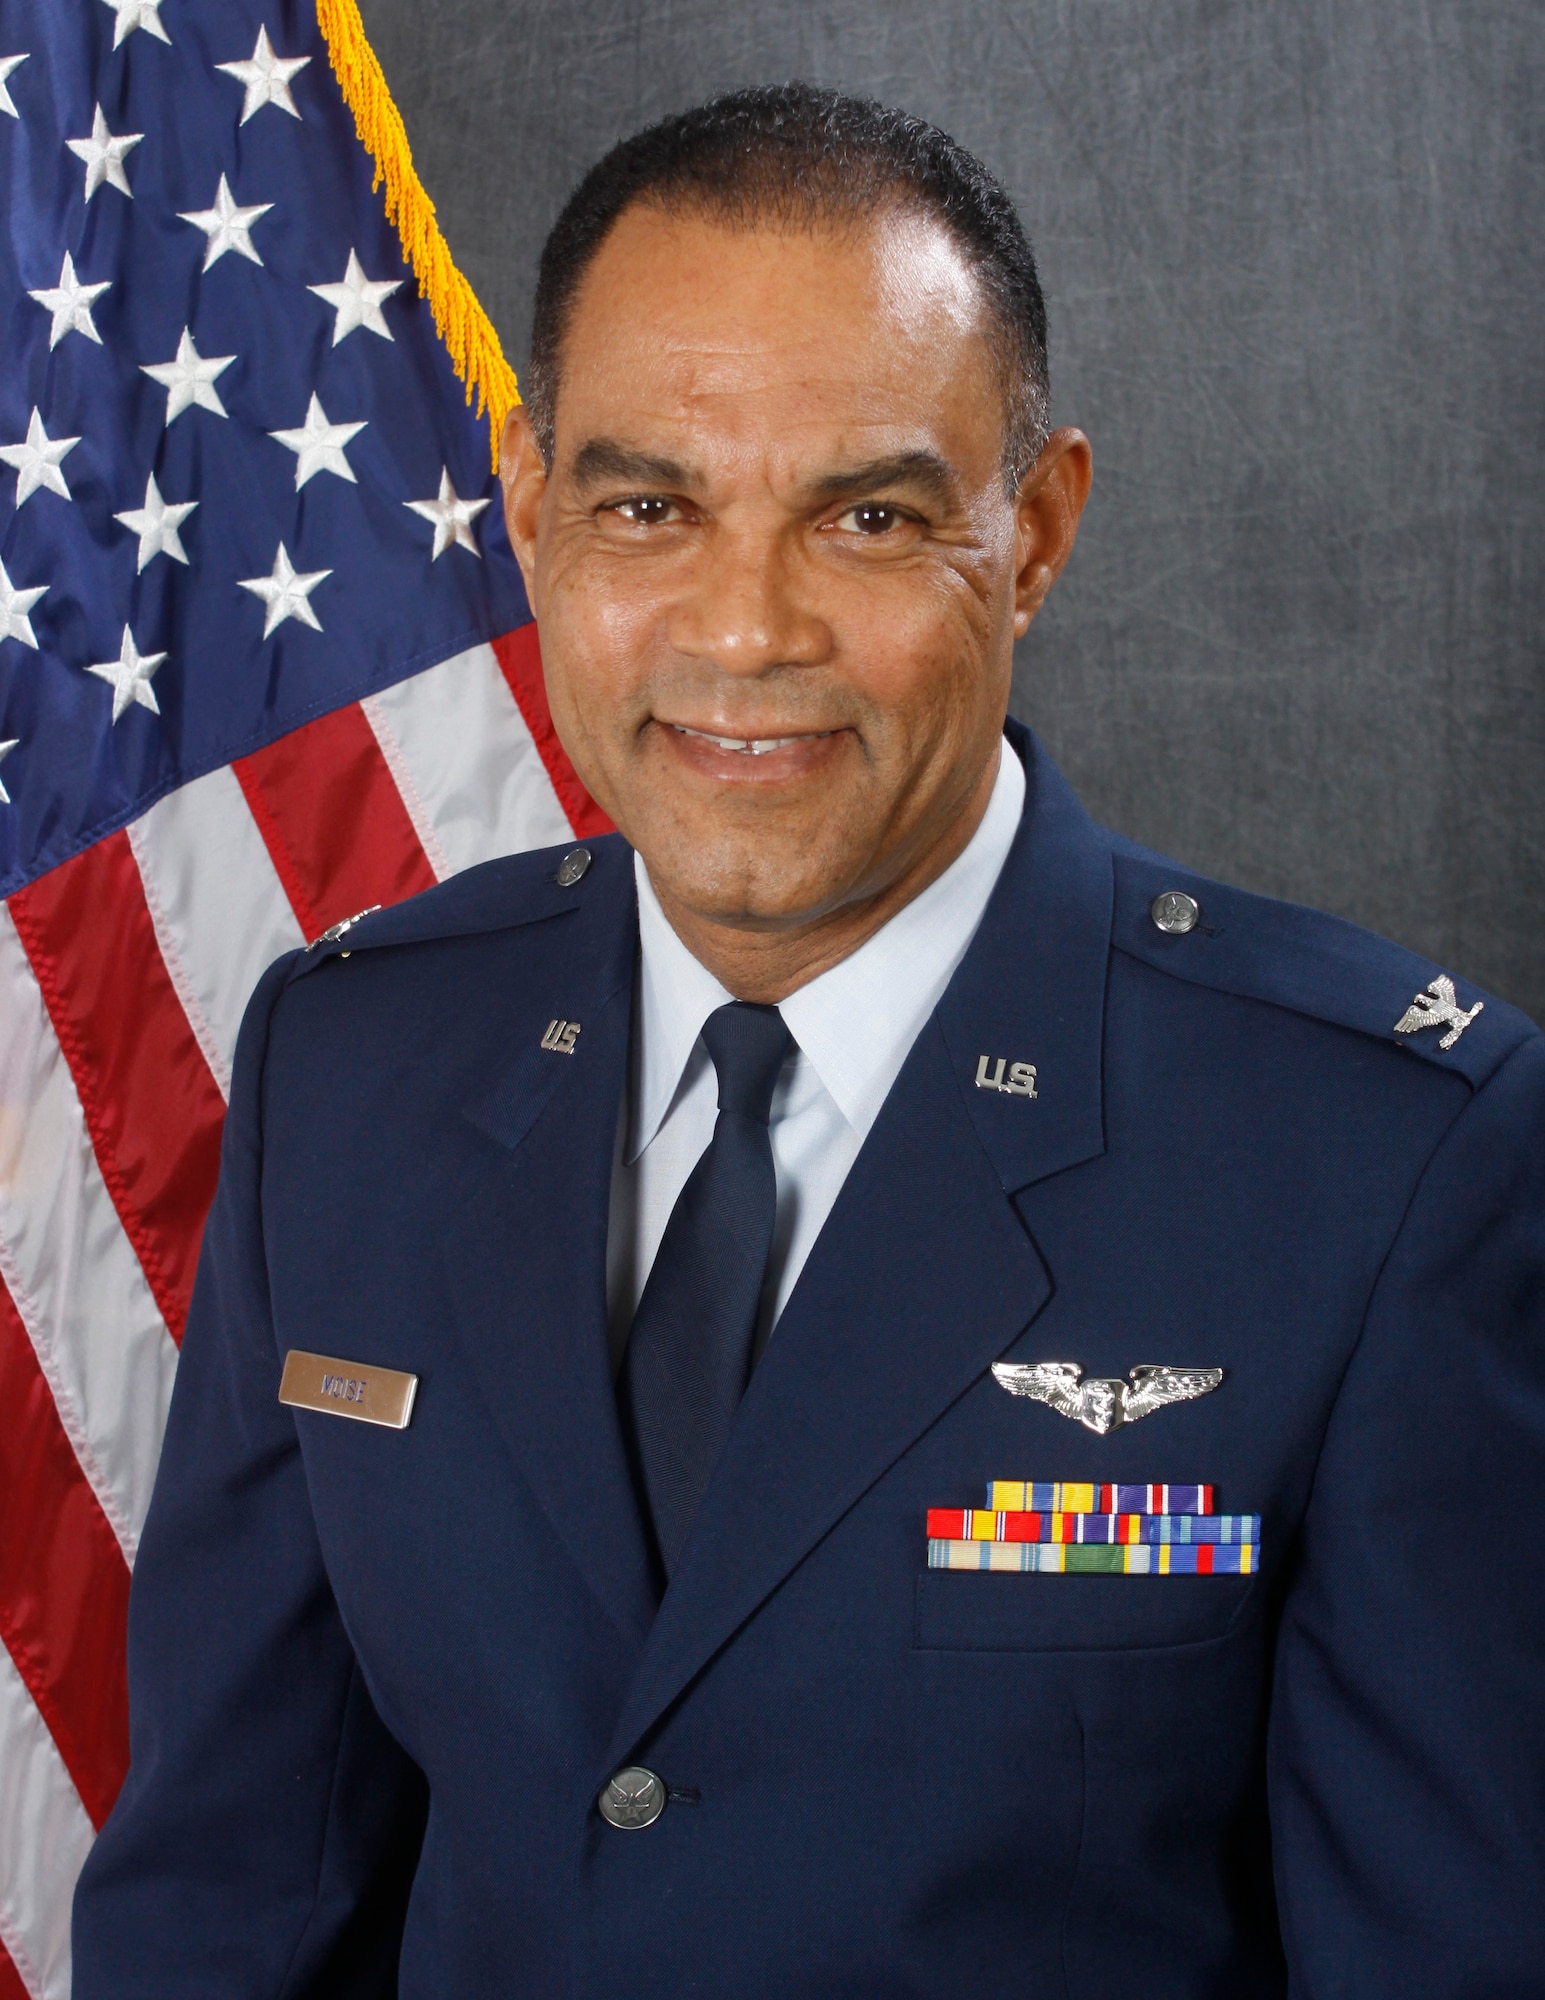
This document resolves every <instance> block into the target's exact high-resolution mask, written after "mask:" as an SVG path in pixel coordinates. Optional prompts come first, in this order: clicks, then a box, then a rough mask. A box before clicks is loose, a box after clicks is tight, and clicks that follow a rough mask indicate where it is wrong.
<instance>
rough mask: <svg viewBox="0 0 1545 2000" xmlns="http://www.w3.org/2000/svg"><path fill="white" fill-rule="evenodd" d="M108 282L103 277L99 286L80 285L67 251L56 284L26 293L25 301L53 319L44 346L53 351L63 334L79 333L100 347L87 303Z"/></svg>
mask: <svg viewBox="0 0 1545 2000" xmlns="http://www.w3.org/2000/svg"><path fill="white" fill-rule="evenodd" d="M111 283H112V280H111V279H110V278H104V279H103V280H102V282H101V283H100V284H99V285H83V284H82V283H81V281H80V280H79V278H77V277H76V275H75V262H74V259H73V258H72V257H71V255H70V253H69V251H68V250H66V251H65V253H64V262H63V263H62V264H61V265H60V266H59V282H58V284H57V285H50V286H49V287H47V288H46V289H45V290H43V291H40V292H28V294H27V296H28V298H29V299H36V300H37V302H38V304H39V305H40V306H46V307H47V309H48V310H49V311H50V312H51V313H52V314H53V316H54V323H53V326H52V327H51V328H50V329H49V335H48V345H49V348H50V350H52V349H53V348H56V347H57V346H58V345H59V343H60V341H61V340H63V339H64V337H65V335H66V334H67V333H83V334H85V336H86V338H87V339H88V340H94V341H95V342H96V344H97V346H98V347H100V346H101V345H102V336H101V334H99V333H98V332H97V329H96V323H95V321H94V320H93V319H92V317H91V302H92V300H93V299H98V298H100V297H101V296H102V294H103V293H104V292H105V291H106V290H107V289H108V288H109V286H110V285H111Z"/></svg>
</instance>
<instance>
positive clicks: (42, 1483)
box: [0, 1285, 129, 1994]
mask: <svg viewBox="0 0 1545 2000" xmlns="http://www.w3.org/2000/svg"><path fill="white" fill-rule="evenodd" d="M0 1493H3V1494H4V1495H5V1504H4V1506H3V1507H0V1639H3V1640H4V1641H5V1645H6V1650H7V1651H8V1652H9V1653H10V1655H11V1658H12V1659H13V1660H14V1661H15V1663H16V1671H17V1672H18V1673H19V1674H20V1675H21V1677H22V1679H23V1681H25V1683H26V1685H27V1689H28V1691H29V1693H30V1694H31V1696H32V1699H33V1700H34V1701H35V1702H36V1703H37V1706H38V1712H39V1714H40V1715H41V1716H42V1718H43V1720H44V1721H45V1722H46V1723H47V1724H48V1728H49V1733H50V1734H51V1735H52V1737H53V1739H54V1742H55V1745H56V1746H57V1748H58V1751H59V1754H60V1756H61V1757H62V1758H63V1759H64V1763H65V1768H66V1769H67V1770H68V1771H69V1774H70V1776H71V1778H72V1779H73V1780H74V1782H75V1788H76V1790H77V1791H78V1792H79V1793H80V1795H81V1800H82V1803H83V1804H84V1805H85V1808H86V1811H87V1812H88V1813H89V1814H90V1815H91V1820H92V1823H93V1825H95V1826H100V1825H101V1824H102V1822H103V1820H104V1819H106V1817H107V1815H108V1813H109V1812H110V1811H111V1810H112V1804H113V1800H114V1799H115V1798H117V1796H118V1788H119V1786H120V1785H121V1784H122V1783H123V1775H124V1772H125V1771H126V1770H127V1769H128V1767H129V1696H128V1685H127V1680H126V1676H125V1668H124V1644H125V1634H126V1631H127V1623H128V1616H129V1570H128V1565H127V1564H126V1563H125V1562H124V1559H123V1555H122V1552H121V1551H120V1549H119V1547H118V1544H117V1541H116V1540H115V1539H114V1536H113V1531H112V1529H111V1528H109V1527H108V1525H107V1521H106V1519H105V1518H104V1516H103V1513H102V1509H101V1508H100V1507H99V1506H98V1504H97V1498H96V1495H95V1494H94V1493H93V1492H92V1490H91V1488H90V1487H89V1486H88V1485H87V1484H86V1481H85V1479H84V1477H83V1476H82V1473H81V1469H80V1466H79V1464H78V1463H77V1462H76V1458H75V1453H74V1452H73V1451H72V1450H71V1449H70V1441H69V1439H68V1438H67V1437H66V1436H65V1434H64V1427H63V1425H62V1424H61V1423H60V1421H59V1412H58V1410H57V1409H56V1408H55V1406H54V1399H53V1397H52V1395H51V1394H50V1393H49V1388H48V1383H47V1382H46V1381H45V1380H44V1377H43V1371H42V1369H41V1368H39V1366H38V1358H37V1355H36V1354H35V1353H34V1351H33V1347H32V1342H31V1341H30V1340H29V1339H28V1338H27V1330H26V1328H25V1327H24V1326H23V1325H22V1323H21V1318H20V1316H19V1315H18V1313H17V1311H16V1307H15V1305H14V1303H13V1302H12V1299H11V1295H10V1293H9V1292H8V1291H6V1289H5V1288H4V1286H3V1285H0ZM3 1992H4V1986H3V1984H0V1994H3Z"/></svg>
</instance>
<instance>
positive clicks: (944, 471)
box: [811, 451, 960, 505]
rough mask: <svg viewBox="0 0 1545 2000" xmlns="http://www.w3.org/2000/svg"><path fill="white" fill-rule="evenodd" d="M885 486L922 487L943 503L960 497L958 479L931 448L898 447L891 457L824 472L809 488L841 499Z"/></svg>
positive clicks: (822, 496)
mask: <svg viewBox="0 0 1545 2000" xmlns="http://www.w3.org/2000/svg"><path fill="white" fill-rule="evenodd" d="M887 486H911V487H914V488H916V487H921V488H922V489H923V490H924V491H925V492H927V493H931V494H932V495H933V497H934V498H935V499H936V500H940V501H943V502H944V503H945V504H946V505H949V504H952V503H954V502H955V501H958V500H959V498H960V482H959V481H958V480H957V479H956V477H955V474H954V472H953V471H952V470H951V468H950V466H949V464H948V462H947V461H946V460H944V459H942V458H940V457H939V455H938V453H937V452H932V451H899V452H896V453H895V454H894V455H893V456H892V457H890V458H872V459H870V460H869V461H868V463H867V464H865V465H855V466H852V467H849V468H845V469H843V470H841V471H836V472H827V473H823V474H822V476H821V477H820V478H819V479H817V480H814V481H813V482H812V484H811V492H812V493H813V494H814V496H815V497H816V499H818V500H840V499H842V498H843V497H844V496H845V495H847V494H850V493H852V494H860V493H876V492H880V491H881V490H883V489H884V488H885V487H887Z"/></svg>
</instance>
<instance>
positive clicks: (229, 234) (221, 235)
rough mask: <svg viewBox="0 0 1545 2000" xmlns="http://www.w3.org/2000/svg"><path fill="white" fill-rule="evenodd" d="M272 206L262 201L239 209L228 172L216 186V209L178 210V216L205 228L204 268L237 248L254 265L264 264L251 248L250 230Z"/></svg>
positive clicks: (270, 203)
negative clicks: (253, 205)
mask: <svg viewBox="0 0 1545 2000" xmlns="http://www.w3.org/2000/svg"><path fill="white" fill-rule="evenodd" d="M272 207H273V203H272V202H271V201H263V202H259V203H258V204H257V206H256V207H255V208H238V207H237V205H236V197H235V195H233V194H232V193H231V185H230V182H229V181H228V180H227V179H226V178H225V175H224V174H222V175H221V176H220V185H219V187H217V188H216V189H215V205H214V207H213V208H194V209H179V210H178V211H177V214H178V219H179V220H180V221H182V222H191V223H192V224H193V226H194V228H195V229H202V230H203V231H204V233H205V235H207V236H208V238H209V241H208V242H207V243H206V244H205V245H204V269H205V270H206V271H207V270H208V269H209V267H210V265H211V264H218V263H219V261H220V259H221V258H222V257H223V256H224V255H225V253H226V251H227V250H237V251H239V252H240V253H241V255H242V256H243V257H250V258H251V260H252V262H253V263H254V264H261V263H262V261H263V260H262V258H261V257H260V256H259V255H258V253H257V252H256V250H254V249H253V247H252V237H251V234H250V232H251V229H252V225H253V223H254V222H256V221H257V219H258V217H259V216H260V215H267V213H268V211H269V210H270V209H271V208H272Z"/></svg>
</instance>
